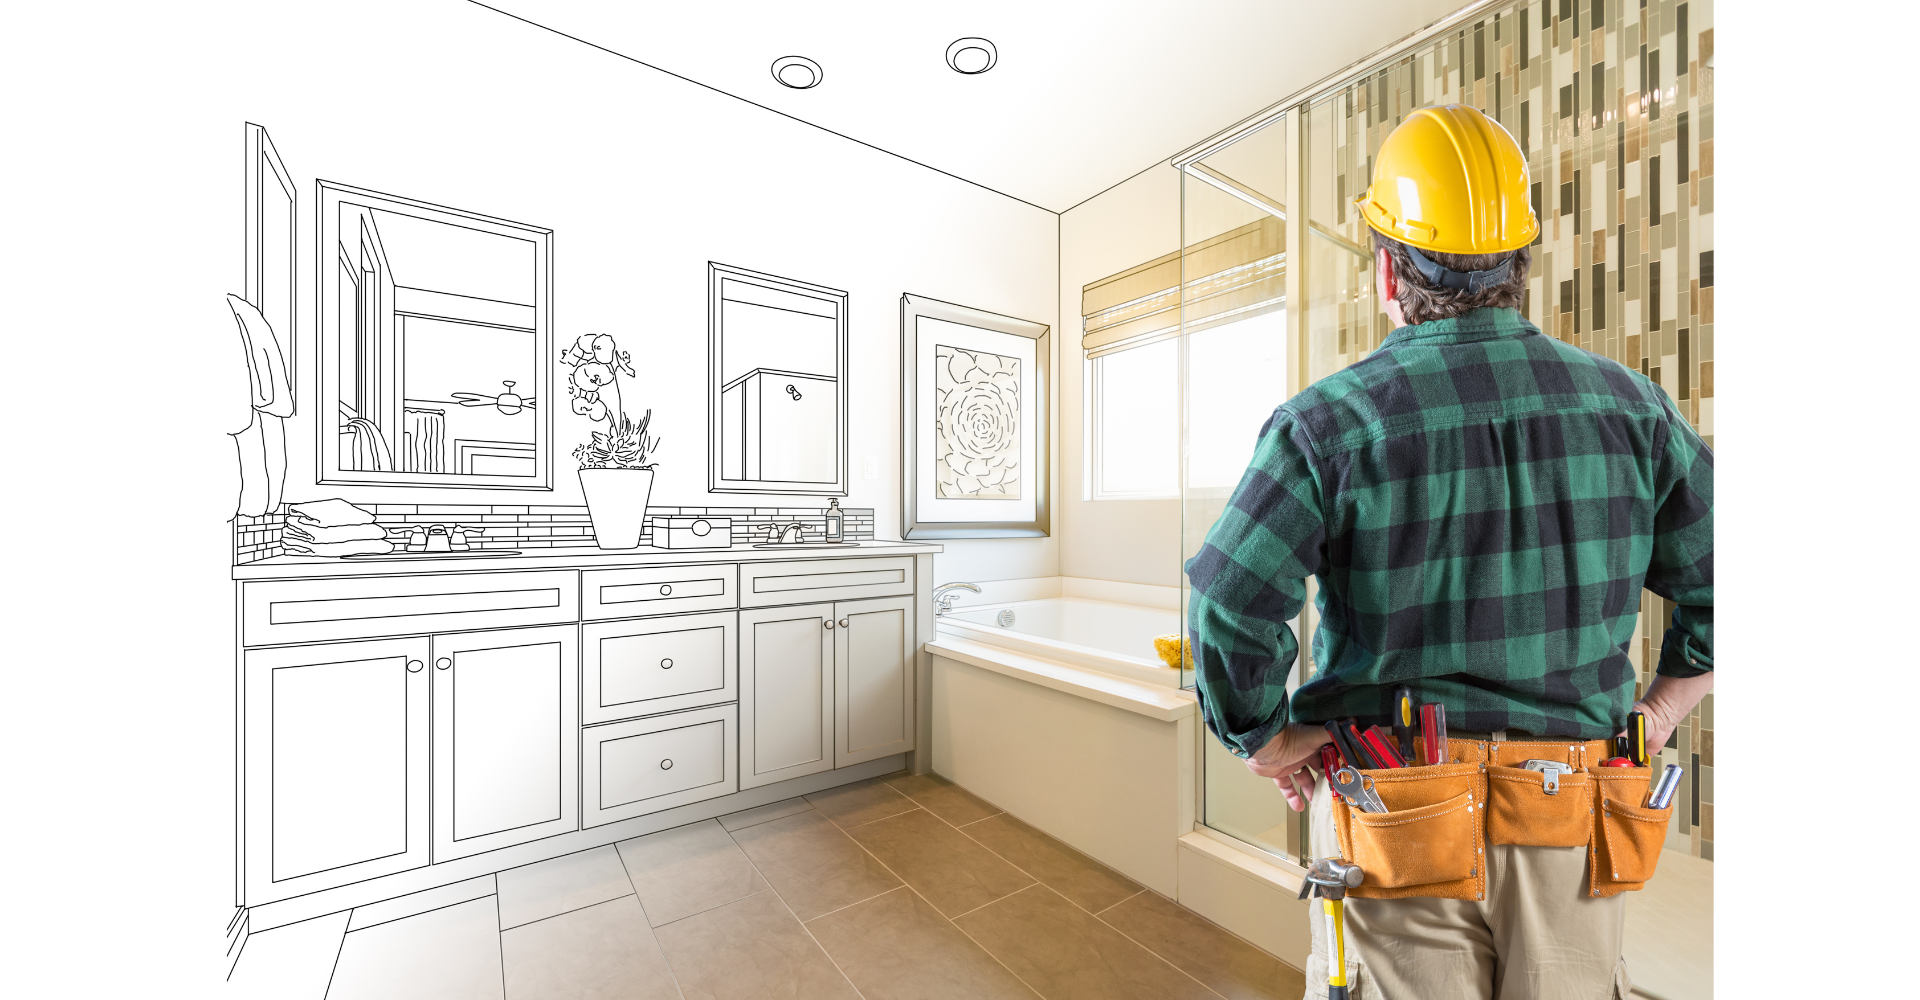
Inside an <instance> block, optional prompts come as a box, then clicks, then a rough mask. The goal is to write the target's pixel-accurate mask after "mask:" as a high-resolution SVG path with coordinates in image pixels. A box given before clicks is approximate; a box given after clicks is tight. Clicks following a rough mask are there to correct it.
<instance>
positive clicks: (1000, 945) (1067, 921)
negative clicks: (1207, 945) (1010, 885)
mask: <svg viewBox="0 0 1920 1000" xmlns="http://www.w3.org/2000/svg"><path fill="white" fill-rule="evenodd" d="M954 923H955V924H957V925H958V926H959V927H960V929H961V930H963V931H966V932H967V934H968V935H969V936H971V937H972V938H973V939H974V940H975V941H978V942H979V943H980V945H981V946H982V947H984V948H986V949H987V952H988V953H989V954H991V955H993V957H995V958H997V959H999V960H1000V961H1002V962H1004V963H1005V964H1006V966H1007V968H1009V969H1012V970H1013V972H1014V974H1015V975H1017V976H1019V977H1020V978H1021V979H1024V980H1026V982H1027V985H1029V986H1032V987H1033V988H1034V989H1035V990H1036V991H1038V992H1039V994H1040V995H1041V996H1043V997H1046V998H1047V1000H1218V998H1216V997H1214V995H1213V993H1212V992H1211V991H1209V990H1208V989H1207V988H1206V987H1204V986H1201V985H1200V984H1199V983H1197V982H1195V981H1194V980H1193V979H1192V978H1191V977H1189V976H1188V975H1186V974H1185V973H1183V972H1181V971H1180V970H1178V969H1176V968H1174V967H1173V966H1171V965H1168V964H1167V963H1166V962H1164V961H1162V960H1161V959H1160V958H1159V957H1158V956H1156V955H1154V954H1153V953H1152V952H1150V951H1148V950H1146V949H1145V948H1142V947H1140V946H1139V945H1137V944H1134V943H1133V942H1132V941H1129V940H1127V939H1126V938H1125V937H1123V936H1121V934H1120V932H1119V931H1116V930H1114V929H1113V928H1111V927H1108V926H1107V925H1106V924H1103V923H1101V922H1100V921H1099V920H1097V919H1095V918H1094V917H1092V916H1091V915H1089V914H1088V913H1087V912H1086V911H1085V910H1082V909H1080V908H1079V907H1077V906H1075V905H1073V904H1072V903H1069V902H1067V900H1066V897H1064V896H1062V895H1060V894H1059V893H1057V892H1054V891H1053V890H1051V889H1049V888H1047V887H1046V886H1043V885H1036V886H1034V887H1033V888H1031V889H1027V890H1025V891H1023V892H1018V893H1015V894H1013V895H1011V896H1008V897H1007V898H1005V899H1002V900H998V901H996V902H994V903H993V904H992V905H990V906H983V907H981V908H980V909H978V910H975V911H974V912H972V913H969V914H966V915H965V916H962V917H960V918H959V919H957V920H955V921H954Z"/></svg>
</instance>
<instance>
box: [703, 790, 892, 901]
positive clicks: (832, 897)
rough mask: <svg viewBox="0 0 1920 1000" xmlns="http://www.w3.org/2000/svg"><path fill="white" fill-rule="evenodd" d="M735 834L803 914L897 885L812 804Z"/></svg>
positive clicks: (770, 878) (761, 872)
mask: <svg viewBox="0 0 1920 1000" xmlns="http://www.w3.org/2000/svg"><path fill="white" fill-rule="evenodd" d="M733 839H734V841H735V842H736V843H738V844H739V845H740V848H741V850H744V851H746V852H747V857H749V858H751V859H753V864H754V867H756V868H758V869H760V874H761V875H764V876H766V879H767V881H768V882H769V883H771V884H772V885H773V889H774V891H775V892H778V893H779V894H780V898H781V899H783V900H785V901H786V903H787V906H788V907H789V908H791V909H792V910H793V913H794V915H795V916H797V917H799V918H800V919H801V920H812V919H813V918H814V917H817V916H819V915H821V914H822V913H828V912H831V911H833V910H837V909H839V908H841V907H843V906H847V905H849V904H852V903H858V902H859V901H861V900H863V899H866V898H868V897H871V896H877V895H879V894H880V893H883V892H886V891H887V890H888V889H892V888H895V887H897V886H899V885H900V880H899V879H897V878H895V877H894V876H893V873H892V872H889V871H887V868H886V866H885V865H883V864H881V863H880V862H879V861H878V860H877V859H876V858H874V856H873V855H871V854H868V853H867V852H866V850H865V849H864V848H862V847H861V846H860V845H859V844H856V843H854V842H853V839H852V838H850V837H848V836H847V834H846V832H845V831H843V830H841V829H840V828H839V827H837V826H834V825H833V822H832V821H831V820H829V819H827V818H826V817H825V816H822V815H820V814H819V813H817V812H815V811H813V810H812V809H809V810H807V811H806V812H803V813H798V814H796V815H793V816H788V817H786V818H784V819H777V820H774V821H772V822H769V823H761V824H760V825H758V826H750V827H748V828H746V829H744V830H739V831H736V832H735V833H734V835H733Z"/></svg>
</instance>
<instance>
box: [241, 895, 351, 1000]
mask: <svg viewBox="0 0 1920 1000" xmlns="http://www.w3.org/2000/svg"><path fill="white" fill-rule="evenodd" d="M346 932H347V912H346V911H344V910H343V911H341V912H339V913H330V914H328V915H326V916H324V917H314V918H313V919H311V920H302V921H300V922H299V923H295V924H287V925H285V926H282V927H275V928H273V929H272V930H265V931H261V932H260V933H258V934H249V935H247V941H246V944H244V945H242V946H241V948H240V961H239V962H238V963H237V964H235V965H234V967H233V974H232V975H231V976H229V977H228V978H227V994H228V995H229V996H232V997H235V998H245V1000H321V998H322V997H324V996H326V995H327V980H328V979H329V978H331V977H332V976H333V964H334V961H335V960H337V959H338V958H339V957H340V938H341V936H342V935H344V934H345V933H346Z"/></svg>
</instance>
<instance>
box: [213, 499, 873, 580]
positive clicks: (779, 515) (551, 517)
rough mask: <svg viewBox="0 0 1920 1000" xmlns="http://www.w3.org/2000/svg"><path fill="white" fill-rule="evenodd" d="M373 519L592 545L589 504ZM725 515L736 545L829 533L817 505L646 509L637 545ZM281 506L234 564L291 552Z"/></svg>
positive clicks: (481, 538)
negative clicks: (789, 530) (657, 525)
mask: <svg viewBox="0 0 1920 1000" xmlns="http://www.w3.org/2000/svg"><path fill="white" fill-rule="evenodd" d="M371 509H372V511H373V520H374V523H375V524H378V525H380V526H381V527H383V528H385V529H387V537H388V538H389V539H390V540H392V541H393V542H394V544H396V545H400V544H404V543H405V541H406V537H407V533H408V532H409V531H410V530H411V529H412V528H413V527H415V526H427V525H434V524H444V525H447V526H449V527H453V526H456V525H457V526H460V527H462V528H465V529H466V530H467V534H468V540H469V541H468V544H470V545H477V546H478V547H479V548H483V549H520V550H529V549H558V548H567V547H590V546H592V545H593V519H592V518H591V517H589V516H588V515H587V508H585V507H542V506H525V505H519V506H507V505H485V504H461V505H453V506H449V505H428V504H374V505H372V507H371ZM670 516H687V517H727V518H731V519H732V520H733V541H734V544H736V545H737V544H740V543H742V542H764V541H766V540H767V538H766V526H767V525H772V524H792V523H794V522H795V521H798V522H799V523H800V524H802V525H804V526H805V527H804V529H803V535H804V536H806V537H818V536H820V535H821V534H823V533H824V532H825V530H826V516H825V513H824V510H823V508H820V507H648V508H647V526H646V527H645V528H643V529H642V530H641V532H640V544H641V545H651V544H653V521H654V519H655V518H658V517H670ZM286 523H287V515H286V513H285V511H284V509H283V510H282V511H280V512H276V513H273V514H263V515H261V516H258V517H236V518H234V521H233V563H234V565H236V566H240V565H244V564H246V563H251V562H259V561H260V560H262V559H271V558H273V557H274V556H279V555H286V554H287V552H286V550H285V549H284V548H282V547H281V545H280V532H281V530H282V529H283V528H285V527H286ZM843 530H844V531H845V533H846V538H847V539H848V540H849V541H872V540H873V508H871V507H848V508H847V509H846V523H845V524H844V526H843Z"/></svg>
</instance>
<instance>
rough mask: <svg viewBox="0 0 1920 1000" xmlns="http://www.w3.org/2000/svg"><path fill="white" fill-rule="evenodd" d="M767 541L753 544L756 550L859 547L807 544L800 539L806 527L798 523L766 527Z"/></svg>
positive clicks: (852, 545)
mask: <svg viewBox="0 0 1920 1000" xmlns="http://www.w3.org/2000/svg"><path fill="white" fill-rule="evenodd" d="M766 531H767V540H766V541H764V542H755V543H754V546H753V547H754V548H756V549H846V548H853V547H854V546H857V545H859V544H860V543H859V542H827V541H820V542H809V541H806V540H805V539H804V538H803V537H802V533H803V532H804V531H806V525H803V524H801V523H800V522H799V521H794V522H792V523H790V524H769V525H766Z"/></svg>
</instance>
